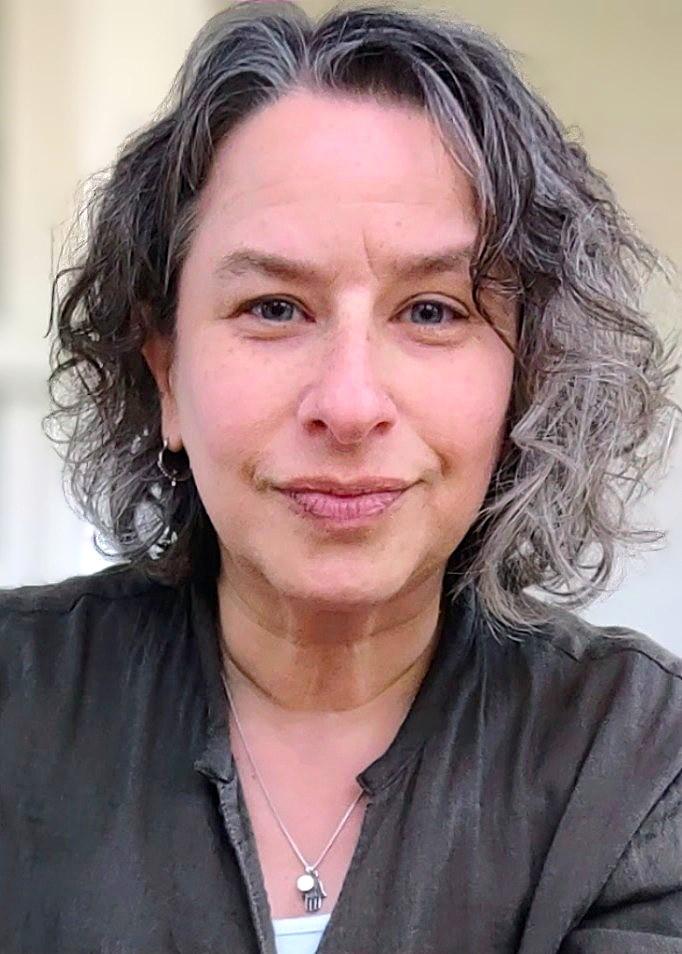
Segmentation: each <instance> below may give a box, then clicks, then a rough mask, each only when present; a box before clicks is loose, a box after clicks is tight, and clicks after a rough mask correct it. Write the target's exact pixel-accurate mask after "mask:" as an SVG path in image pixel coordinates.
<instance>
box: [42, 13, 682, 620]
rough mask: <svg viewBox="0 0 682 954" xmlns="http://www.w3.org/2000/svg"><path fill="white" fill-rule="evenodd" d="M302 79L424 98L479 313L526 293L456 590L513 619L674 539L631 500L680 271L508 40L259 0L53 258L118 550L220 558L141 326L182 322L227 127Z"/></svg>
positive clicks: (193, 73)
mask: <svg viewBox="0 0 682 954" xmlns="http://www.w3.org/2000/svg"><path fill="white" fill-rule="evenodd" d="M295 89H306V90H310V91H313V92H322V93H329V92H331V93H334V94H337V95H346V96H359V97H370V98H373V99H375V100H376V99H379V100H381V101H382V102H386V103H389V104H390V103H399V104H408V105H411V106H413V107H416V108H419V109H420V110H422V111H424V113H425V114H426V115H427V116H428V117H429V118H430V119H431V120H432V121H433V122H434V123H435V124H436V127H437V128H438V130H439V134H440V135H441V137H442V139H443V142H444V144H445V146H446V148H447V149H448V150H449V153H450V155H451V156H452V158H453V160H454V161H456V162H458V163H459V165H460V166H461V167H462V168H463V169H464V170H465V171H466V173H467V174H468V176H469V177H470V179H471V183H472V188H473V190H474V193H475V197H476V203H477V211H478V216H479V222H480V226H479V234H478V241H477V248H476V254H475V256H474V260H473V262H472V265H471V276H470V277H471V282H472V289H473V296H474V300H475V302H476V304H477V306H478V307H479V309H480V310H481V311H482V313H483V314H484V317H485V310H484V306H483V303H482V301H481V293H482V291H484V290H485V288H486V287H490V286H491V285H496V286H497V288H498V290H501V291H502V292H503V293H504V294H506V295H512V296H514V298H515V299H516V300H517V302H518V307H519V313H520V322H519V334H518V340H517V343H516V346H515V371H514V381H513V387H512V398H511V401H510V406H509V411H508V427H507V442H506V445H505V450H504V452H503V454H502V456H501V459H500V461H499V464H498V466H497V468H496V470H495V472H494V474H493V477H492V480H491V482H490V485H489V488H488V492H487V495H486V498H485V501H484V503H483V506H482V508H481V511H480V513H479V514H478V516H477V518H476V520H475V522H474V524H473V526H472V527H471V528H470V530H469V532H468V533H467V535H466V537H465V538H464V540H463V541H462V542H461V544H460V545H459V546H458V547H457V549H456V550H455V552H454V553H453V554H452V555H451V558H450V560H449V562H448V565H447V568H446V580H450V581H451V586H452V589H451V593H452V595H453V596H454V595H456V594H457V593H459V592H460V591H461V589H462V588H463V587H464V586H467V585H468V584H473V586H474V589H475V593H476V595H477V598H478V599H479V603H480V606H481V607H482V609H483V610H484V612H485V613H486V615H487V617H488V618H489V619H490V620H493V621H496V622H497V623H498V624H503V625H505V626H512V627H515V628H520V629H528V628H531V629H532V628H533V627H534V626H536V625H539V624H540V623H541V622H542V621H543V620H544V619H545V618H546V610H545V609H544V608H543V601H542V600H541V601H537V600H535V599H533V598H532V597H529V596H528V592H527V591H528V590H529V589H534V590H536V591H537V593H539V594H540V595H541V596H542V595H543V594H546V595H547V596H548V597H549V598H550V600H552V599H553V600H555V601H560V602H563V603H564V605H567V606H569V607H578V606H582V605H585V604H586V603H587V602H588V601H589V600H590V599H592V598H594V596H595V595H596V594H597V593H599V592H600V591H601V590H602V589H603V588H604V585H605V584H606V582H607V581H608V580H609V578H610V577H611V575H612V573H613V570H614V568H615V557H616V552H617V547H618V546H619V545H624V544H632V543H635V542H642V541H653V540H658V539H660V538H661V537H662V534H660V533H655V532H654V531H651V530H647V531H644V530H641V529H640V530H638V529H635V528H634V527H633V526H632V525H631V522H630V515H629V504H630V502H631V501H632V500H633V498H634V497H637V496H639V495H640V494H641V492H642V491H643V490H644V489H648V486H649V482H648V478H649V477H650V475H651V474H652V472H653V470H654V467H655V465H657V464H658V462H659V461H660V458H661V455H662V452H663V449H664V445H665V443H666V440H667V443H668V444H669V443H670V439H671V434H672V432H673V425H674V423H675V411H676V410H679V408H678V407H677V405H676V404H675V403H674V401H673V400H672V397H671V387H672V379H673V376H674V374H675V372H676V371H677V365H675V364H674V360H673V359H674V349H673V347H672V346H669V345H667V344H666V343H665V342H664V341H663V340H662V339H661V337H660V336H659V334H658V333H657V331H656V330H655V327H654V326H653V324H652V323H651V321H650V319H649V318H648V317H647V315H646V313H645V312H644V311H643V308H642V304H641V299H642V289H643V288H644V287H645V284H646V282H647V280H648V279H650V278H651V277H652V275H653V274H654V273H657V272H659V271H660V272H661V273H663V272H664V269H663V267H662V262H661V259H660V257H659V256H658V255H657V253H656V252H655V251H654V250H653V249H652V248H651V247H649V246H648V245H647V244H646V243H645V242H644V241H643V240H642V239H641V238H640V237H639V236H638V234H637V232H636V231H635V229H634V228H633V226H632V225H631V224H630V222H629V220H628V219H627V216H626V215H625V213H624V212H623V210H622V209H621V208H620V206H619V205H618V203H617V201H616V199H615V197H614V194H613V192H612V190H611V188H610V186H609V184H608V183H607V181H606V179H605V178H604V176H603V175H602V174H600V173H599V172H598V171H596V170H595V169H594V168H593V167H592V166H591V164H590V162H589V160H588V158H587V156H586V153H585V151H584V149H583V148H582V147H581V146H580V145H579V144H578V143H577V142H576V141H575V139H574V138H572V137H571V135H569V133H568V132H567V130H566V129H565V128H564V127H563V126H562V125H561V124H560V122H559V121H558V119H557V118H556V116H555V115H554V114H553V113H552V111H551V110H550V108H549V107H548V106H547V104H546V103H545V102H544V101H543V100H542V99H541V98H540V97H539V96H538V95H537V94H536V93H535V92H534V91H533V90H531V89H530V88H529V87H528V85H527V84H526V83H525V82H524V81H523V79H522V78H521V77H520V75H519V73H518V72H517V70H516V68H515V65H514V62H513V59H512V57H511V55H510V54H509V52H508V51H507V50H506V49H505V48H504V47H503V46H502V45H501V44H500V43H499V42H498V41H496V40H495V39H493V38H491V37H490V36H488V35H487V34H485V33H483V32H481V31H480V30H478V29H477V28H474V27H472V26H471V25H469V24H466V23H462V22H460V21H459V20H455V19H453V18H451V17H448V16H447V15H445V14H443V13H433V12H428V13H427V12H424V11H417V10H413V9H408V8H406V7H402V8H400V9H398V8H395V7H390V6H387V5H377V6H374V5H368V6H361V7H353V8H351V9H346V8H345V7H344V5H343V4H339V5H337V6H335V7H334V8H333V9H332V10H331V11H329V12H328V13H327V14H325V15H324V16H323V17H322V18H321V19H319V20H318V21H313V20H311V19H310V17H309V16H308V15H307V14H306V13H305V12H304V11H303V10H301V9H300V8H299V7H297V6H296V5H295V4H294V3H292V2H289V0H274V2H273V0H266V2H262V0H246V2H242V3H238V4H234V5H232V6H230V7H228V8H227V9H226V10H224V11H223V12H222V13H219V14H218V15H217V16H215V17H213V18H212V19H211V20H210V21H209V22H208V23H207V24H206V26H205V27H204V28H203V29H202V31H201V32H200V33H199V34H198V36H197V38H196V39H195V41H194V43H193V45H192V47H191V48H190V50H189V53H188V55H187V58H186V60H185V63H184V64H183V66H182V68H181V70H180V72H179V74H178V76H177V77H176V80H175V82H174V84H173V87H172V89H171V92H170V94H169V97H168V99H167V100H166V102H165V103H164V105H163V107H162V109H161V111H160V112H159V114H158V115H157V116H156V117H155V118H154V121H153V122H152V123H151V124H150V125H148V126H147V127H146V128H144V129H143V130H141V131H139V132H137V133H136V134H134V135H133V136H132V137H131V138H130V139H129V140H128V141H127V142H126V143H125V144H124V146H123V148H122V149H121V151H120V153H119V155H118V157H117V159H116V161H115V162H114V164H113V166H112V168H111V169H110V170H109V172H108V173H107V174H106V176H105V177H104V178H103V180H101V181H98V182H97V183H96V184H95V187H94V189H93V190H92V193H91V195H90V198H89V200H88V203H87V206H86V212H87V230H86V234H85V237H84V239H83V241H82V244H81V245H80V247H79V249H78V251H77V258H76V260H75V263H74V264H73V265H71V266H70V267H67V268H64V269H62V270H60V271H59V272H58V274H57V276H56V278H55V280H54V284H53V297H52V312H51V319H50V329H51V330H54V331H56V336H55V340H54V342H53V346H52V373H51V376H50V394H51V398H52V411H51V413H50V414H49V415H48V417H47V418H46V429H47V431H48V433H49V434H50V436H51V437H52V439H53V440H55V441H56V442H58V443H59V444H60V445H62V447H63V456H64V459H65V470H64V474H65V483H66V486H67V489H68V490H69V492H70V497H71V501H72V503H73V504H74V505H75V506H76V507H77V508H78V509H79V510H80V512H81V513H82V514H83V515H84V516H85V517H86V519H88V520H89V521H90V522H91V523H92V524H93V525H94V526H95V528H96V530H97V532H98V535H99V541H100V543H99V547H100V549H101V550H102V552H107V551H105V550H104V549H103V547H105V546H106V547H109V552H112V551H113V553H115V554H116V555H117V556H118V557H119V558H123V559H124V560H127V561H130V562H134V563H136V564H138V565H141V566H144V567H145V568H146V569H147V571H148V572H151V573H153V574H155V575H156V576H157V577H160V578H161V579H163V580H165V581H167V582H171V583H174V582H180V581H182V580H183V579H186V578H187V577H188V576H190V575H191V574H195V573H207V574H213V573H215V572H216V570H217V561H218V546H217V540H216V535H215V531H214V529H213V527H212V526H211V523H210V521H209V519H208V516H207V514H206V512H205V510H204V507H203V505H202V502H201V500H200V499H199V496H198V493H197V490H196V486H195V484H194V481H193V480H191V479H190V480H188V481H187V482H185V483H181V484H178V485H177V486H176V487H172V486H171V485H170V483H169V482H167V481H164V480H163V479H162V478H161V475H160V473H159V470H158V468H157V454H158V452H159V449H160V446H161V441H162V435H161V416H160V402H159V396H158V392H157V389H156V385H155V383H154V380H153V378H152V376H151V373H150V371H149V369H148V367H147V364H146V362H145V361H144V359H143V357H142V354H141V347H142V345H143V343H144V342H145V340H147V339H148V337H149V336H150V335H152V334H162V335H167V336H169V337H171V338H172V336H173V333H174V314H175V309H176V298H177V289H178V279H179V275H180V272H181V269H182V267H183V262H184V259H185V257H186V253H187V249H188V245H189V243H190V241H191V238H192V230H193V222H194V216H195V211H196V208H197V201H198V197H199V195H200V193H201V190H202V186H203V185H204V183H205V182H206V179H207V175H208V173H209V170H210V168H211V163H212V159H213V157H214V155H215V152H216V149H217V147H218V145H219V144H220V143H221V142H222V141H223V140H224V139H225V137H227V136H229V133H230V131H231V130H232V129H234V128H235V126H236V125H237V124H238V123H240V122H241V121H243V120H244V119H246V118H248V117H249V115H250V114H252V113H253V112H254V111H255V110H257V109H259V108H260V107H262V106H265V105H267V104H268V103H272V102H274V101H275V100H277V99H278V98H279V97H281V96H283V95H284V94H286V93H287V92H289V91H293V90H295ZM500 266H504V267H503V268H502V269H501V267H500ZM500 274H504V275H505V279H504V280H502V279H501V278H500V277H499V276H500ZM496 276H497V277H496ZM545 602H546V601H545Z"/></svg>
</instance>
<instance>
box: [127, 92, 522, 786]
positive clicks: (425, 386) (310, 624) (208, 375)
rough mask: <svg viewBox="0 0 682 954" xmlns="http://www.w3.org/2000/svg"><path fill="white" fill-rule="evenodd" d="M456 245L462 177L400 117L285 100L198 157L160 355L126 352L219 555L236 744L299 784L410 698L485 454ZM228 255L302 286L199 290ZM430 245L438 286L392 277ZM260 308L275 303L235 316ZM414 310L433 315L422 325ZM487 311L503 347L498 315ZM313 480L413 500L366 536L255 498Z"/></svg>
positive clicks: (491, 403)
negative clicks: (278, 757)
mask: <svg viewBox="0 0 682 954" xmlns="http://www.w3.org/2000/svg"><path fill="white" fill-rule="evenodd" d="M476 230H477V218H476V212H475V206H474V201H473V194H472V190H471V188H470V185H469V183H468V181H467V178H466V176H465V174H464V172H463V171H462V170H461V168H460V167H459V166H458V165H457V164H456V163H454V162H453V160H452V158H451V157H450V156H449V155H448V153H447V152H446V150H445V148H444V146H443V145H442V142H441V140H440V138H439V136H438V133H437V132H436V130H435V129H434V127H433V126H432V125H431V124H430V122H429V120H428V119H427V118H426V117H425V116H424V115H423V114H421V113H420V112H419V111H417V110H414V109H411V108H409V107H407V106H398V105H386V104H380V103H378V102H375V101H371V100H364V99H350V98H341V97H336V96H331V95H322V94H319V93H310V92H305V91H296V92H293V93H290V94H288V95H287V96H286V97H284V98H283V99H281V100H280V101H278V102H277V103H275V104H273V105H269V106H267V107H265V108H263V109H262V110H261V111H260V112H258V113H257V114H255V115H253V116H251V117H250V118H249V119H248V120H247V121H245V122H244V123H243V124H242V125H241V126H240V127H239V128H238V129H237V130H235V131H233V132H232V133H231V134H230V135H229V136H228V137H227V139H226V140H224V141H223V143H222V144H221V145H220V147H219V148H218V151H217V155H216V158H215V161H214V164H213V167H212V170H211V174H210V176H209V180H208V182H207V184H206V186H205V188H204V190H203V192H202V195H201V198H200V203H199V209H198V217H197V226H196V231H195V233H194V235H193V239H192V242H191V245H190V249H189V252H188V256H187V259H186V261H185V264H184V267H183V270H182V274H181V280H180V287H179V299H178V308H177V335H176V340H175V342H174V344H171V343H170V342H169V341H167V340H164V339H161V338H158V339H151V340H150V341H148V342H147V344H146V345H145V348H144V354H145V357H146V359H147V361H148V363H149V366H150V368H151V370H152V372H153V374H154V376H155V378H156V381H157V384H158V387H159V391H160V395H161V400H162V418H163V432H164V435H165V436H166V437H167V438H168V440H169V443H170V446H171V448H173V449H179V448H180V447H182V446H184V447H185V449H186V451H187V453H188V456H189V460H190V464H191V467H192V470H193V473H194V479H195V481H196V485H197V488H198V491H199V493H200V495H201V498H202V500H203V502H204V505H205V507H206V510H207V512H208V514H209V516H210V518H211V520H212V522H213V525H214V526H215V528H216V531H217V534H218V537H219V540H220V543H221V551H222V569H221V574H220V578H219V582H218V598H219V608H220V621H221V627H222V641H223V647H224V651H225V655H226V668H227V673H228V677H229V679H230V682H231V685H232V687H233V694H234V698H235V702H236V703H237V708H238V711H239V712H240V715H241V717H242V722H243V723H244V724H246V723H248V724H249V725H250V726H251V727H252V728H251V732H252V742H253V740H254V739H256V743H258V739H259V727H260V728H261V729H262V738H263V739H265V738H266V737H267V740H266V741H262V743H261V747H260V749H259V752H260V753H261V755H262V754H263V753H264V751H265V747H266V746H267V745H272V746H274V745H275V743H276V742H277V740H278V739H279V740H280V741H281V739H282V738H284V736H285V735H286V737H287V739H288V741H289V742H290V743H291V744H292V745H293V746H294V748H295V749H296V751H297V753H298V756H299V757H300V760H301V764H305V765H307V766H308V768H310V766H311V765H312V764H313V763H314V762H315V761H319V759H320V752H321V751H322V752H323V751H324V743H325V740H327V739H328V740H329V741H330V742H331V740H332V739H333V740H334V749H333V753H332V754H333V755H334V758H335V759H336V760H337V762H338V764H339V765H341V764H342V765H343V766H344V771H345V778H346V785H347V779H348V772H349V771H350V772H354V771H355V770H357V771H360V770H361V769H362V768H363V767H364V765H366V764H368V763H369V761H371V760H372V758H373V757H375V756H376V755H378V754H379V753H380V751H381V750H382V747H385V745H386V744H387V743H388V741H390V738H391V736H392V734H394V732H395V730H396V727H397V725H398V724H399V722H400V720H401V719H402V718H403V717H404V715H405V712H406V711H407V708H409V704H410V701H411V699H412V698H413V696H414V693H415V692H416V690H417V688H418V686H419V684H420V682H421V680H422V679H423V676H424V674H425V672H426V669H427V667H428V663H429V661H430V659H431V655H432V652H433V649H434V647H435V642H436V636H437V623H438V603H439V597H440V591H441V585H442V579H443V572H444V568H445V563H446V561H447V559H448V557H449V555H450V554H451V553H452V551H453V550H455V549H456V547H457V545H458V544H459V543H460V541H461V540H462V538H463V537H464V535H465V533H466V531H467V530H468V528H469V527H470V526H471V524H472V522H473V520H474V519H475V517H476V515H477V513H478V512H479V510H480V507H481V503H482V501H483V498H484V496H485V492H486V489H487V487H488V484H489V481H490V477H491V474H492V471H493V469H494V466H495V464H496V462H497V460H498V457H499V455H500V452H501V448H502V444H503V439H504V430H505V418H506V414H507V409H508V405H509V399H510V392H511V384H512V374H513V355H512V353H511V351H510V349H509V348H508V347H507V346H506V345H505V344H504V343H503V341H502V340H500V337H499V336H498V335H497V334H496V332H495V330H494V329H493V328H492V327H491V326H490V325H489V324H488V323H486V322H485V321H484V320H483V319H482V318H481V316H480V315H477V314H476V312H475V309H474V305H473V302H472V300H471V286H470V280H469V273H468V268H467V264H466V260H465V255H466V250H467V249H468V248H469V247H470V246H471V244H472V243H473V242H474V240H475V237H476ZM242 246H249V247H253V248H257V249H259V250H261V251H266V252H269V253H275V254H278V255H280V256H285V257H287V258H290V259H296V260H305V261H306V262H309V263H311V264H312V265H313V266H314V271H315V272H317V271H319V273H320V274H319V276H317V275H316V274H313V270H308V271H306V273H305V274H304V275H302V276H300V277H299V278H296V279H294V278H287V279H284V278H276V277H274V276H267V275H264V274H260V273H258V272H255V271H245V272H244V273H243V274H242V275H240V276H236V275H229V274H225V273H224V270H223V274H221V272H220V263H221V261H222V260H223V258H224V256H226V255H227V254H228V253H229V252H231V251H233V250H234V249H236V248H238V247H242ZM447 247H456V248H458V249H460V250H461V251H462V260H461V261H459V262H455V263H454V264H453V267H452V268H451V269H450V270H449V271H448V272H442V273H435V274H431V275H424V276H422V277H419V278H412V277H408V276H407V275H406V273H405V272H403V273H402V274H401V273H399V272H394V271H393V270H392V268H391V262H392V260H393V259H397V258H402V257H404V256H407V255H414V254H415V253H418V252H423V253H427V252H435V251H438V250H441V249H443V248H447ZM259 296H272V297H273V298H276V299H278V300H281V299H284V300H285V302H288V303H290V304H291V307H289V308H287V305H286V304H285V305H282V304H279V305H277V304H276V303H275V305H274V307H273V304H272V303H271V304H270V306H268V305H266V306H264V307H263V306H261V307H257V306H256V307H253V306H252V307H249V305H248V302H249V301H252V300H253V299H256V298H258V297H259ZM420 301H421V302H422V303H424V302H436V303H440V305H441V306H442V307H440V308H439V307H438V305H436V308H435V314H436V317H435V319H434V318H433V312H434V308H433V306H431V308H430V309H429V308H428V307H427V309H426V311H425V310H424V307H423V304H422V307H416V304H417V302H420ZM487 304H488V308H489V310H490V312H491V313H492V315H493V318H494V321H495V323H496V325H497V326H498V328H499V329H500V331H501V332H502V333H503V334H505V335H506V337H507V339H508V340H509V341H510V342H512V344H513V339H514V326H515V314H514V307H513V305H511V304H509V303H508V302H503V301H502V300H498V299H493V298H492V297H491V298H490V300H489V302H488V303H487ZM273 313H274V315H275V318H274V319H273ZM282 313H284V316H285V320H284V321H283V320H280V321H277V320H276V318H277V316H278V315H281V314H282ZM429 318H431V322H430V323H429ZM319 474H324V475H328V476H333V477H336V478H337V479H340V480H345V481H350V480H352V479H354V478H356V477H358V476H360V475H381V476H384V477H394V478H401V479H405V480H409V481H410V482H412V483H413V486H412V487H410V489H409V490H408V491H407V492H406V493H405V494H404V495H403V497H402V498H401V501H400V504H399V506H398V507H397V508H395V509H394V510H392V511H388V512H387V513H386V514H385V515H384V516H382V517H381V518H380V519H379V520H377V521H376V522H374V523H373V524H372V526H371V527H369V528H364V529H361V530H357V531H354V532H349V531H348V530H345V531H343V532H337V531H333V530H329V529H324V528H322V527H320V526H318V525H317V524H315V523H313V522H311V521H310V520H308V519H306V518H303V517H301V516H299V515H298V514H296V513H295V512H293V510H292V509H291V507H290V506H289V504H288V503H287V501H286V499H285V498H283V496H282V495H281V494H280V493H279V492H278V491H277V490H275V489H274V486H273V485H276V484H278V483H281V482H283V481H285V480H290V479H292V478H295V477H299V476H302V475H319ZM275 716H276V719H275V718H274V717H275ZM275 723H276V726H277V728H276V729H275V728H273V726H274V725H275ZM292 740H293V741H292ZM256 747H257V745H256V744H254V748H256ZM283 771H284V769H283Z"/></svg>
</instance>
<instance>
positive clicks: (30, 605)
mask: <svg viewBox="0 0 682 954" xmlns="http://www.w3.org/2000/svg"><path fill="white" fill-rule="evenodd" d="M178 596H179V591H178V590H177V589H176V588H174V587H169V586H165V585H163V584H162V583H160V582H157V581H156V580H154V579H152V578H151V577H149V576H148V575H147V574H146V573H144V572H143V571H141V570H139V569H137V568H135V567H132V566H129V565H125V564H121V565H117V566H113V567H108V568H106V569H105V570H102V571H100V572H99V573H94V574H91V575H89V576H78V577H71V578H69V579H66V580H63V581H61V582H59V583H51V584H44V585H37V586H22V587H18V588H16V589H8V590H0V667H1V668H2V670H4V671H5V672H6V673H7V672H8V671H9V673H10V674H11V675H14V676H18V675H20V674H23V675H26V674H27V673H28V672H31V671H33V670H34V669H35V668H36V666H38V665H40V666H41V667H50V666H52V667H54V669H55V670H56V669H58V668H60V666H64V665H68V664H67V663H66V659H67V657H68V658H70V659H71V660H72V661H73V660H75V659H77V658H82V657H83V655H84V654H85V653H89V654H92V650H93V648H94V647H95V646H97V645H98V644H100V643H104V644H105V646H106V647H107V650H108V651H110V650H111V647H112V643H113V642H127V643H130V642H131V640H132V636H133V634H134V635H135V636H136V637H137V639H138V640H144V639H146V641H147V642H149V640H150V639H158V638H159V633H160V631H161V630H162V629H163V627H161V626H159V625H153V621H154V620H156V619H162V618H163V617H164V616H166V615H167V614H169V613H172V612H173V611H174V608H175V606H176V604H177V602H178ZM150 623H152V625H150ZM102 651H103V652H104V651H105V649H104V647H103V650H102Z"/></svg>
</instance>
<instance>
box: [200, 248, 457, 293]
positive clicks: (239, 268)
mask: <svg viewBox="0 0 682 954" xmlns="http://www.w3.org/2000/svg"><path fill="white" fill-rule="evenodd" d="M472 255H473V245H467V246H459V247H458V246H454V247H452V248H444V249H439V250H436V251H434V252H429V253H426V254H418V255H408V256H406V257H404V258H393V259H390V260H389V261H388V263H387V265H388V269H389V271H390V272H392V273H393V274H395V275H400V276H401V277H402V278H406V279H415V278H422V277H424V276H426V275H435V274H442V273H443V272H451V271H456V270H457V269H461V268H462V266H465V265H466V266H468V265H469V264H470V262H471V259H472ZM249 272H257V273H260V274H262V275H269V276H272V277H274V278H280V279H284V280H286V281H300V280H304V281H311V280H312V281H316V282H317V283H318V284H324V283H325V282H328V281H329V277H328V276H327V275H325V274H324V272H323V271H322V270H320V269H319V268H318V266H317V265H315V264H314V263H313V262H306V261H295V260H294V259H289V258H284V257H283V256H281V255H275V254H273V253H272V252H265V251H262V250H260V249H255V248H239V249H235V250H234V251H232V252H228V253H227V255H224V256H223V257H222V258H221V259H220V260H219V262H218V264H217V266H216V269H215V274H216V276H217V277H218V278H223V279H229V278H238V277H240V276H242V275H246V274H248V273H249Z"/></svg>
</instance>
